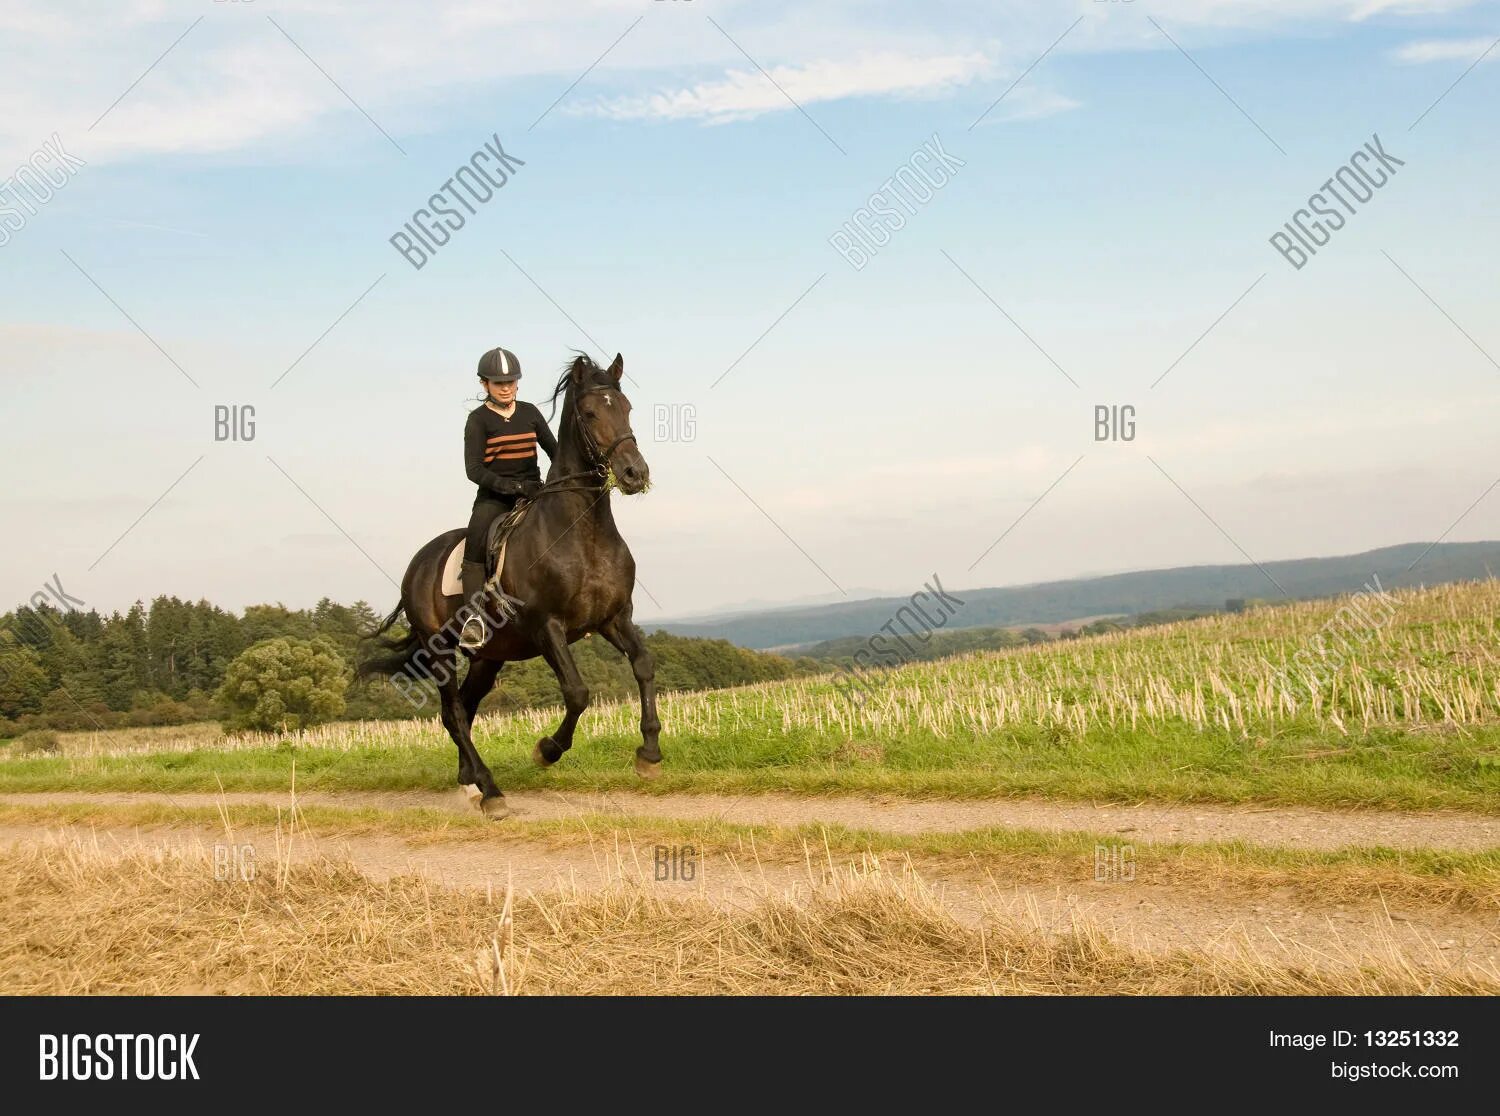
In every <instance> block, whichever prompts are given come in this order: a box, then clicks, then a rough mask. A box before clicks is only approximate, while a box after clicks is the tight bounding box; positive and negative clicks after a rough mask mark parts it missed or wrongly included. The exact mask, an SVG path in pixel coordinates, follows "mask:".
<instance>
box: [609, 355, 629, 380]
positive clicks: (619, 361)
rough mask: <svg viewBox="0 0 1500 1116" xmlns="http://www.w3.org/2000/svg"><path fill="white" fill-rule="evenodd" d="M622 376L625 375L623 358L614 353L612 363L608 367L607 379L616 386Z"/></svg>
mask: <svg viewBox="0 0 1500 1116" xmlns="http://www.w3.org/2000/svg"><path fill="white" fill-rule="evenodd" d="M623 375H625V358H624V357H622V356H621V355H620V354H619V353H616V354H615V360H614V363H613V364H611V365H610V366H609V378H610V379H612V380H614V382H615V383H616V384H618V383H619V382H620V377H621V376H623Z"/></svg>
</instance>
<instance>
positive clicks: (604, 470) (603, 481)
mask: <svg viewBox="0 0 1500 1116" xmlns="http://www.w3.org/2000/svg"><path fill="white" fill-rule="evenodd" d="M611 390H614V389H612V388H608V387H605V386H603V385H602V384H595V385H592V386H590V387H584V388H579V389H578V390H577V391H576V392H574V393H573V413H572V419H573V421H574V423H576V424H577V426H578V433H579V434H580V435H581V436H582V438H583V448H584V451H585V452H586V453H587V454H588V458H589V461H590V462H591V463H592V464H593V468H591V469H586V470H584V471H583V472H580V473H566V474H564V475H563V476H560V477H557V478H556V479H554V480H550V481H548V482H547V483H546V484H544V485H543V486H542V490H541V491H540V492H538V493H537V496H544V495H546V494H547V493H549V492H568V491H593V490H594V489H600V488H605V487H607V486H608V484H609V459H610V458H611V457H612V456H613V455H614V452H615V450H617V449H619V448H620V447H621V446H622V445H624V444H625V443H626V442H634V441H635V432H634V431H633V430H627V431H625V433H624V434H621V435H620V436H619V437H618V438H616V439H615V440H614V441H613V442H611V443H610V444H609V445H607V446H605V447H604V449H602V450H601V449H600V448H599V443H598V442H596V441H595V440H594V436H593V434H591V433H590V432H589V428H588V424H587V423H585V422H584V421H583V416H582V415H581V414H580V413H579V407H578V403H579V400H581V399H582V398H583V397H584V396H585V395H595V394H599V393H603V392H606V391H611ZM584 478H588V479H587V480H585V479H584ZM566 481H578V482H579V483H577V484H571V485H570V484H565V483H564V482H566Z"/></svg>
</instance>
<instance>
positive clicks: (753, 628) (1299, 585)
mask: <svg viewBox="0 0 1500 1116" xmlns="http://www.w3.org/2000/svg"><path fill="white" fill-rule="evenodd" d="M1428 547H1429V544H1428V543H1404V544H1402V545H1400V546H1388V547H1383V548H1381V549H1379V550H1370V551H1366V552H1365V553H1363V554H1350V555H1344V556H1341V557H1336V558H1298V559H1293V560H1290V561H1284V562H1265V563H1262V568H1264V569H1265V570H1266V572H1267V573H1269V574H1270V575H1271V576H1272V577H1274V578H1275V579H1276V581H1277V582H1279V583H1280V585H1281V587H1282V588H1283V589H1285V590H1286V593H1287V596H1289V597H1292V598H1294V599H1300V600H1305V599H1310V598H1314V597H1332V596H1337V595H1339V594H1341V593H1352V592H1354V591H1356V590H1357V589H1359V588H1360V587H1361V586H1363V585H1364V584H1365V583H1366V582H1367V581H1370V579H1371V578H1372V577H1378V578H1379V579H1380V584H1381V585H1383V586H1385V587H1386V588H1396V587H1402V586H1411V585H1441V584H1445V583H1447V582H1451V581H1469V580H1478V579H1482V578H1487V577H1490V576H1491V571H1495V572H1497V573H1500V542H1477V543H1439V544H1438V545H1436V546H1433V547H1432V548H1431V550H1430V551H1428ZM1424 551H1427V554H1426V557H1422V555H1423V552H1424ZM1419 558H1421V565H1419V566H1417V568H1416V569H1414V570H1409V569H1408V567H1410V566H1411V565H1412V563H1414V562H1416V561H1417V560H1418V559H1419ZM950 592H952V593H953V595H954V596H957V597H959V598H960V599H961V600H962V601H963V602H964V605H963V607H962V608H960V609H959V610H958V612H957V614H956V615H954V616H952V617H950V618H949V623H948V625H947V626H948V627H951V628H977V627H1003V626H1007V625H1027V624H1038V625H1041V624H1055V623H1059V622H1061V621H1064V620H1075V619H1077V618H1078V617H1084V616H1105V615H1134V614H1136V613H1141V612H1152V611H1155V610H1159V609H1173V608H1177V609H1180V608H1195V607H1196V608H1210V609H1220V608H1223V607H1224V602H1225V601H1226V600H1230V599H1234V598H1241V599H1261V600H1266V601H1276V600H1280V599H1281V594H1280V593H1279V592H1277V590H1276V587H1275V586H1274V585H1272V584H1271V583H1270V581H1268V580H1267V579H1266V576H1265V574H1263V573H1261V571H1260V569H1257V568H1256V567H1255V566H1253V565H1239V566H1182V567H1179V568H1177V569H1169V570H1142V571H1138V572H1135V573H1123V574H1111V575H1109V576H1107V577H1090V578H1077V579H1075V580H1072V581H1049V582H1043V583H1040V584H1037V585H1018V586H1011V587H1009V588H1004V589H963V590H954V589H951V587H950ZM903 603H905V598H904V597H876V598H872V599H869V600H862V601H845V602H841V603H839V604H831V605H815V606H810V607H800V608H782V609H774V610H768V611H765V612H750V613H737V614H735V615H730V616H723V617H719V618H707V619H698V620H692V621H676V622H674V621H662V622H659V623H657V622H648V624H647V626H648V627H650V628H652V629H662V630H665V631H668V632H672V633H673V634H675V635H683V636H698V637H703V638H708V639H727V640H729V641H730V642H731V643H736V644H738V645H740V646H741V647H752V648H762V649H763V648H769V647H793V646H797V645H806V644H812V643H817V642H819V641H822V640H833V639H841V638H843V637H846V636H866V635H869V634H871V633H873V632H876V631H878V630H879V629H880V626H881V625H882V624H884V623H885V622H886V621H887V620H889V619H890V618H891V615H892V613H894V612H895V610H896V609H897V608H899V607H900V606H901V605H902V604H903Z"/></svg>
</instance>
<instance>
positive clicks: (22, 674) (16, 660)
mask: <svg viewBox="0 0 1500 1116" xmlns="http://www.w3.org/2000/svg"><path fill="white" fill-rule="evenodd" d="M46 696H47V672H46V671H45V670H43V669H42V658H41V656H40V655H38V654H37V653H36V652H35V651H33V650H32V649H31V648H30V647H27V646H25V645H24V644H21V643H17V642H15V641H14V640H13V639H11V637H10V633H9V632H0V716H5V717H17V716H19V715H20V714H22V713H35V712H36V711H37V710H38V709H40V708H41V707H42V700H43V699H44V698H45V697H46Z"/></svg>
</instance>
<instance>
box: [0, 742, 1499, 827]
mask: <svg viewBox="0 0 1500 1116" xmlns="http://www.w3.org/2000/svg"><path fill="white" fill-rule="evenodd" d="M584 724H585V729H586V727H587V720H585V722H584ZM487 727H488V726H482V727H481V731H480V732H479V733H478V743H479V747H480V750H481V752H482V753H483V754H484V755H485V756H486V758H487V761H488V762H489V764H490V767H491V770H492V771H493V772H494V774H495V777H496V780H497V781H498V782H499V784H500V785H501V787H502V788H511V789H541V788H556V789H560V790H584V789H588V790H603V789H633V790H641V791H645V792H648V793H661V794H670V793H673V792H681V791H700V792H713V793H726V794H746V793H756V792H763V791H790V792H796V793H805V794H833V793H854V794H865V795H872V794H897V795H904V796H912V797H929V798H970V799H972V798H1000V797H1014V796H1033V795H1034V796H1051V797H1058V798H1070V799H1084V800H1109V801H1132V802H1134V801H1163V802H1167V801H1181V802H1230V803H1234V802H1259V803H1283V804H1307V805H1319V806H1354V807H1359V806H1364V807H1382V808H1405V809H1443V808H1445V809H1456V810H1468V811H1475V812H1482V813H1500V769H1497V767H1496V766H1495V765H1493V764H1486V763H1483V762H1482V760H1483V759H1484V758H1485V757H1486V756H1487V755H1488V754H1492V753H1493V752H1495V751H1496V750H1497V749H1500V726H1484V727H1482V728H1478V729H1472V730H1468V731H1464V732H1458V731H1449V732H1438V731H1426V732H1411V731H1402V730H1399V729H1381V730H1378V731H1373V732H1370V733H1367V734H1365V735H1364V736H1362V737H1360V738H1358V739H1350V738H1336V739H1332V740H1330V739H1329V738H1328V737H1327V736H1318V735H1315V734H1312V733H1298V732H1288V733H1286V734H1285V735H1283V736H1280V737H1278V738H1275V739H1270V740H1264V741H1256V742H1253V743H1250V744H1246V743H1244V742H1242V741H1237V740H1235V739H1233V738H1232V737H1231V736H1230V735H1229V734H1226V733H1223V732H1206V733H1199V732H1194V731H1191V730H1188V729H1183V728H1179V729H1177V730H1176V731H1173V732H1166V733H1163V732H1156V733H1146V732H1135V733H1131V732H1098V733H1090V734H1086V735H1085V736H1084V737H1083V738H1082V739H1077V740H1056V739H1047V738H1046V734H1044V733H1024V732H1012V733H1008V734H992V735H989V736H977V735H975V736H967V737H949V738H946V739H943V738H938V737H935V736H933V735H931V734H908V735H903V736H901V737H898V738H895V739H889V738H882V737H880V736H871V737H866V738H862V739H861V740H860V742H859V744H858V745H849V744H847V743H846V742H844V741H842V740H830V739H829V738H828V737H826V736H819V735H817V734H814V733H808V732H802V733H789V734H785V735H776V736H769V735H765V734H759V733H754V732H749V731H741V732H736V733H732V734H723V735H719V736H715V737H696V738H695V737H692V736H688V737H685V738H676V739H671V738H664V750H665V762H664V765H663V776H662V778H661V779H659V780H657V781H655V782H653V783H643V782H642V781H641V780H639V779H638V778H637V777H636V776H635V774H634V772H633V771H632V770H631V767H630V760H631V755H632V751H633V749H634V747H635V746H636V744H637V743H638V742H639V738H638V737H635V736H609V737H604V738H598V737H593V736H591V735H589V734H588V733H587V732H586V731H585V732H583V733H581V734H580V738H579V742H578V743H577V744H575V746H574V748H573V750H572V751H570V752H569V753H568V754H567V755H566V756H565V757H564V758H563V760H562V761H561V762H560V763H559V764H558V765H557V766H556V767H553V768H551V769H547V770H541V769H538V768H536V767H534V766H533V765H532V764H531V762H530V760H529V755H530V750H531V744H532V742H533V739H534V738H533V737H532V736H531V735H529V734H528V735H526V736H525V737H521V738H518V736H517V734H514V733H512V734H507V735H504V736H500V735H497V734H495V733H493V732H489V731H485V728H487ZM1330 750H1331V751H1333V752H1334V754H1318V753H1322V752H1326V751H1330ZM294 764H295V779H296V785H297V786H298V787H299V788H301V789H306V790H399V789H407V788H425V789H432V790H441V789H446V788H449V787H452V786H453V785H454V782H455V774H456V769H457V756H456V752H455V749H454V748H453V746H452V744H451V743H449V742H448V740H447V738H446V737H445V736H442V735H440V733H439V732H436V731H433V730H431V729H430V728H427V727H425V726H423V727H416V726H412V727H410V728H409V729H408V732H407V734H406V735H405V737H404V738H397V739H395V740H393V741H392V742H391V743H387V744H381V745H364V746H355V747H351V748H350V749H349V750H347V751H344V750H338V749H334V748H329V747H321V746H303V747H298V746H294V745H291V744H287V743H282V744H280V745H274V746H264V747H259V748H239V749H233V750H217V749H195V750H191V751H185V752H144V753H135V754H127V755H114V756H110V755H100V756H66V755H65V756H32V757H17V758H15V759H11V760H9V761H7V762H5V763H0V791H41V790H100V791H103V790H121V791H124V790H137V791H189V790H197V791H212V790H216V789H218V788H219V787H220V786H222V787H223V788H224V789H226V790H282V789H286V788H288V787H290V786H291V785H292V780H293V765H294Z"/></svg>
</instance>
